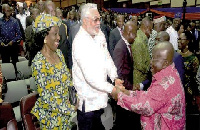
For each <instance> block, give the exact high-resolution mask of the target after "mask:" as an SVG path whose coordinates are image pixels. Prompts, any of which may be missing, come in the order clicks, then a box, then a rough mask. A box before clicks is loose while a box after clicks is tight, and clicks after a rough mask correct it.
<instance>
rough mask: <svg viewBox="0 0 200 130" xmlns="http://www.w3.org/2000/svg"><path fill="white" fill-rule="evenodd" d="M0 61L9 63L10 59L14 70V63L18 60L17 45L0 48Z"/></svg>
mask: <svg viewBox="0 0 200 130" xmlns="http://www.w3.org/2000/svg"><path fill="white" fill-rule="evenodd" d="M0 50H1V52H0V53H1V59H2V63H10V59H11V60H12V63H13V65H14V68H15V70H16V63H17V62H18V61H19V60H18V45H17V43H13V45H12V46H6V47H1V49H0Z"/></svg>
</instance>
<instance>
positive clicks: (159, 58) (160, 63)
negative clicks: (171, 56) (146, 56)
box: [151, 49, 167, 75]
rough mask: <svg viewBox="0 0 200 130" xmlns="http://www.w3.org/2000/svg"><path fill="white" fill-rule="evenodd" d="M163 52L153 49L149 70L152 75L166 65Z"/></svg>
mask: <svg viewBox="0 0 200 130" xmlns="http://www.w3.org/2000/svg"><path fill="white" fill-rule="evenodd" d="M165 53H166V52H165V51H163V52H160V51H159V50H158V49H154V50H153V53H152V60H151V72H152V74H153V75H154V74H156V73H157V72H160V71H161V70H162V69H164V68H165V67H166V63H167V59H166V57H165Z"/></svg>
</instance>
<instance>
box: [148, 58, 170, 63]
mask: <svg viewBox="0 0 200 130" xmlns="http://www.w3.org/2000/svg"><path fill="white" fill-rule="evenodd" d="M161 60H163V61H167V59H154V58H152V59H151V61H152V62H156V61H161Z"/></svg>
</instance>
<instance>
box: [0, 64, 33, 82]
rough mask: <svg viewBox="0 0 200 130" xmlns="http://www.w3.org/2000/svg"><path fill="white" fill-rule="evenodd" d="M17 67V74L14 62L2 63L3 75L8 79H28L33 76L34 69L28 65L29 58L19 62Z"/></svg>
mask: <svg viewBox="0 0 200 130" xmlns="http://www.w3.org/2000/svg"><path fill="white" fill-rule="evenodd" d="M16 68H17V76H16V73H15V68H14V65H13V64H12V63H2V64H1V71H2V75H3V77H4V79H5V80H6V81H11V80H17V79H27V78H29V77H31V75H32V71H31V68H30V66H28V60H24V61H21V62H17V63H16Z"/></svg>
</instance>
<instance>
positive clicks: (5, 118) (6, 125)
mask: <svg viewBox="0 0 200 130" xmlns="http://www.w3.org/2000/svg"><path fill="white" fill-rule="evenodd" d="M37 98H38V94H37V93H36V92H33V93H30V94H28V95H26V96H23V97H22V98H21V100H20V115H21V120H22V126H23V129H25V130H39V129H40V125H39V121H38V120H37V118H36V117H35V116H34V115H32V114H31V113H30V112H31V109H32V108H33V106H34V105H35V102H36V100H37ZM0 113H1V114H0V129H1V130H2V129H5V130H6V129H7V130H18V127H17V120H16V115H15V114H14V111H13V108H12V105H11V103H8V102H3V103H2V104H0Z"/></svg>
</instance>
